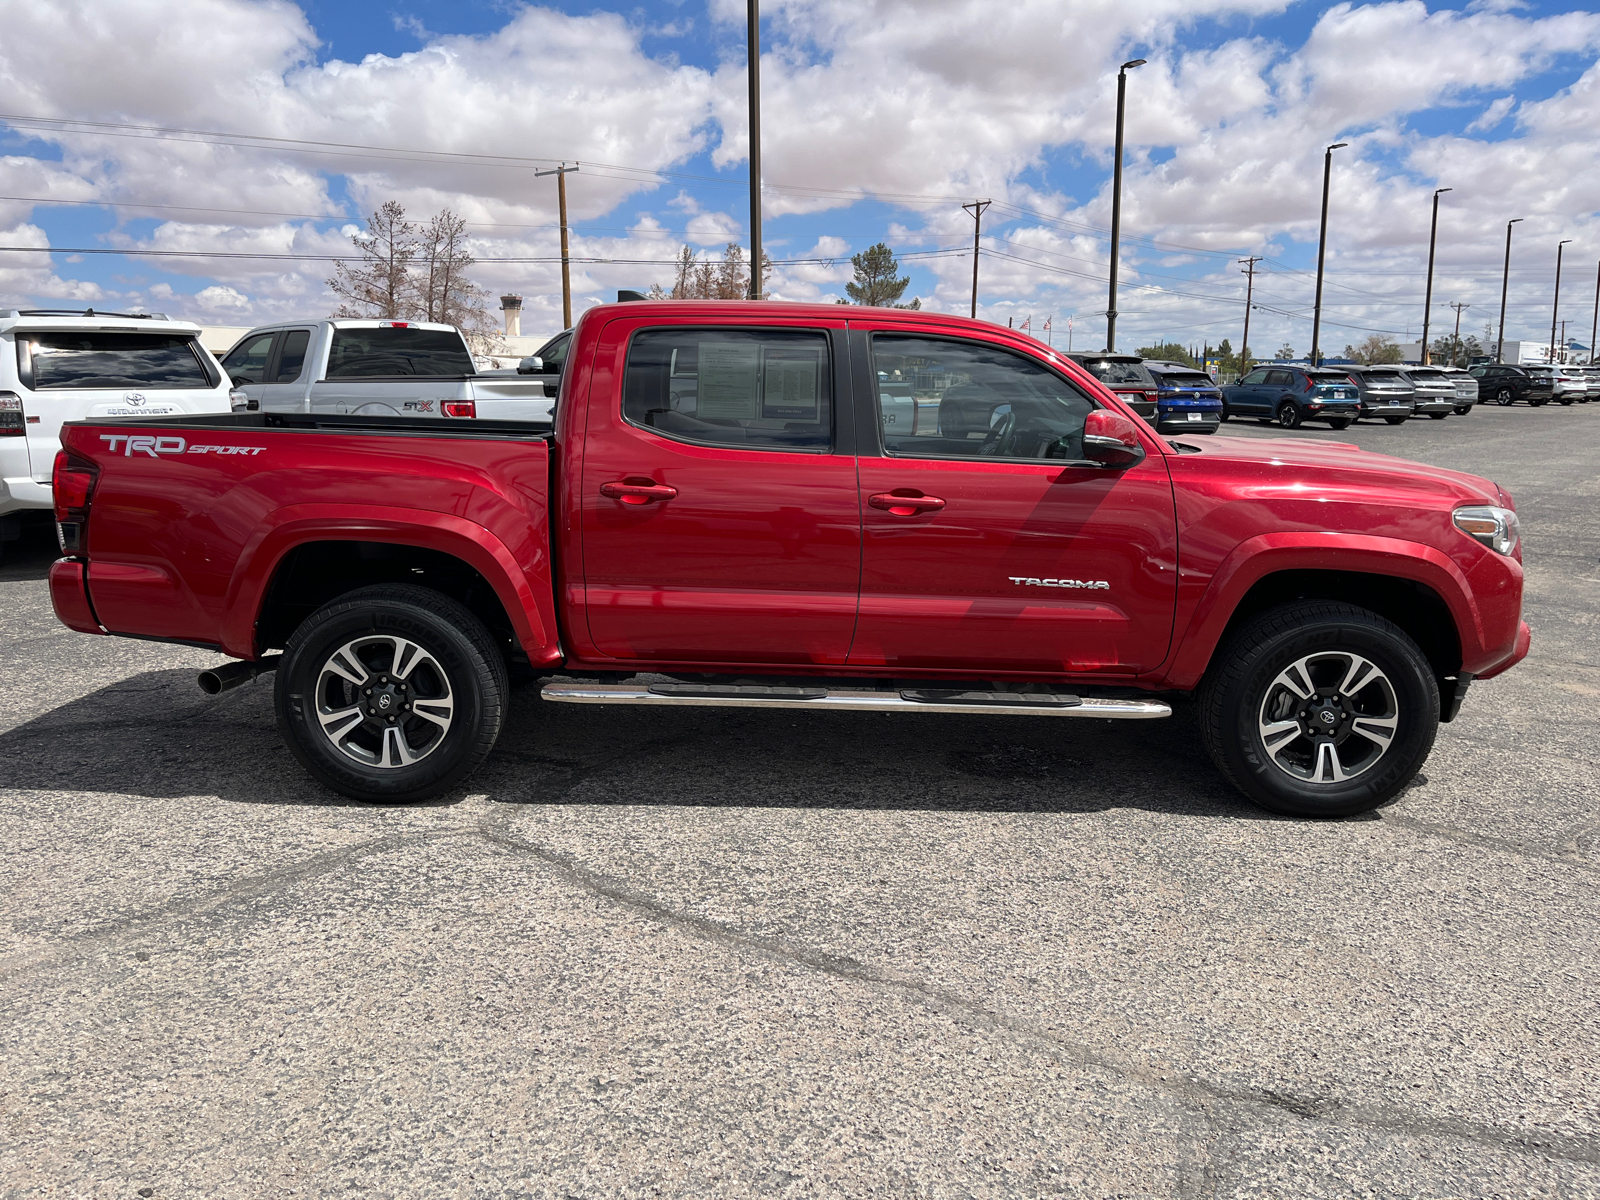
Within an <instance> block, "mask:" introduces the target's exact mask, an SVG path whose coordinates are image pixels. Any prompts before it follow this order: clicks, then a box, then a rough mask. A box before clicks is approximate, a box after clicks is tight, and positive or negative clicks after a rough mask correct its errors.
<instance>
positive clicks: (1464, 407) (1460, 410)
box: [1455, 404, 1472, 417]
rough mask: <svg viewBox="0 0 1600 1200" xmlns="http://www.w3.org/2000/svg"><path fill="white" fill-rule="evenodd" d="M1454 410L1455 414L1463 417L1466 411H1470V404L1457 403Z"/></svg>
mask: <svg viewBox="0 0 1600 1200" xmlns="http://www.w3.org/2000/svg"><path fill="white" fill-rule="evenodd" d="M1455 411H1456V416H1458V417H1464V416H1466V415H1467V414H1468V413H1470V412H1471V411H1472V405H1470V404H1458V405H1456V410H1455Z"/></svg>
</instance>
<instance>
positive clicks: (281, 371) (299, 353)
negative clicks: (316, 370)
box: [274, 329, 311, 383]
mask: <svg viewBox="0 0 1600 1200" xmlns="http://www.w3.org/2000/svg"><path fill="white" fill-rule="evenodd" d="M310 344H311V331H310V330H309V329H291V330H290V331H289V332H288V333H286V334H284V335H283V347H282V348H281V349H280V350H279V351H278V374H277V375H276V376H275V378H274V382H276V383H293V382H294V381H295V380H296V379H299V378H300V372H301V371H302V370H304V369H305V365H306V347H307V346H308V345H310Z"/></svg>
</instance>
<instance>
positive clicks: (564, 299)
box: [533, 163, 578, 329]
mask: <svg viewBox="0 0 1600 1200" xmlns="http://www.w3.org/2000/svg"><path fill="white" fill-rule="evenodd" d="M577 169H578V168H577V167H575V166H572V167H569V166H567V164H566V163H562V164H561V165H560V166H559V167H556V168H554V169H553V170H549V171H535V172H534V173H533V175H534V178H535V179H537V178H539V177H540V176H541V175H554V176H555V177H556V197H557V202H558V204H559V205H560V208H561V328H563V329H571V328H572V267H571V265H570V264H569V262H568V260H567V174H568V172H571V171H576V170H577Z"/></svg>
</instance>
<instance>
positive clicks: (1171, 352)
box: [1134, 342, 1200, 367]
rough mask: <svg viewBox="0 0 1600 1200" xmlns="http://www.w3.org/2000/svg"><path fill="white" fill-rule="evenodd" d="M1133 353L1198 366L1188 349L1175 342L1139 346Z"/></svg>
mask: <svg viewBox="0 0 1600 1200" xmlns="http://www.w3.org/2000/svg"><path fill="white" fill-rule="evenodd" d="M1134 353H1135V354H1137V355H1138V356H1139V357H1140V358H1158V359H1162V360H1165V361H1166V362H1180V363H1183V364H1184V365H1185V366H1190V367H1198V366H1199V365H1200V364H1199V363H1197V362H1195V361H1194V359H1193V357H1191V356H1190V354H1189V351H1188V350H1187V349H1185V348H1184V347H1183V346H1180V345H1178V343H1177V342H1161V343H1160V344H1159V345H1155V346H1140V347H1139V348H1138V349H1137V350H1135V351H1134Z"/></svg>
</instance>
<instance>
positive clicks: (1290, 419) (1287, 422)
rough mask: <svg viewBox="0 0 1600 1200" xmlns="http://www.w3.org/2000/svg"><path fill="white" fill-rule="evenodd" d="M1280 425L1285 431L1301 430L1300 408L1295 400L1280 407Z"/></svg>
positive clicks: (1288, 401) (1285, 402)
mask: <svg viewBox="0 0 1600 1200" xmlns="http://www.w3.org/2000/svg"><path fill="white" fill-rule="evenodd" d="M1278 424H1279V425H1280V426H1282V427H1283V428H1284V429H1299V428H1300V406H1299V405H1298V404H1296V403H1295V402H1294V401H1293V400H1285V401H1284V402H1283V403H1282V404H1280V405H1278Z"/></svg>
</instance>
